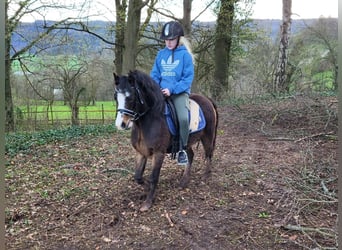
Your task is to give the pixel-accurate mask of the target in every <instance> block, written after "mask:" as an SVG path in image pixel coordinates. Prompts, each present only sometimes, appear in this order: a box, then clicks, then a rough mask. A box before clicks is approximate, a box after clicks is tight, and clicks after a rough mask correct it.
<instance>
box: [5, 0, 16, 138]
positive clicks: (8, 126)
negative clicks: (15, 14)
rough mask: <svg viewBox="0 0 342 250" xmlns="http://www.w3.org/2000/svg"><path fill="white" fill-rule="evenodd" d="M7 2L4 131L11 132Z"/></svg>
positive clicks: (9, 39)
mask: <svg viewBox="0 0 342 250" xmlns="http://www.w3.org/2000/svg"><path fill="white" fill-rule="evenodd" d="M7 11H8V2H7V1H5V22H6V25H5V131H6V132H13V131H14V129H15V126H14V112H13V100H12V90H11V78H10V74H11V55H10V48H11V35H12V30H11V25H9V21H8V13H7Z"/></svg>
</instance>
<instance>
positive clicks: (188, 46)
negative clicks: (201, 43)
mask: <svg viewBox="0 0 342 250" xmlns="http://www.w3.org/2000/svg"><path fill="white" fill-rule="evenodd" d="M179 45H184V46H185V48H186V49H187V51H188V52H189V54H190V55H191V57H192V62H193V64H195V61H196V56H195V55H194V53H192V48H191V44H190V42H189V40H188V39H187V38H186V37H184V36H181V37H180V39H179Z"/></svg>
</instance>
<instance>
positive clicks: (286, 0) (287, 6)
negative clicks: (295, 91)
mask: <svg viewBox="0 0 342 250" xmlns="http://www.w3.org/2000/svg"><path fill="white" fill-rule="evenodd" d="M291 6H292V0H283V23H282V25H281V27H280V44H279V56H278V64H277V69H276V72H275V81H274V87H275V92H277V93H284V92H288V91H289V85H290V84H289V81H287V80H288V79H287V78H286V67H287V62H288V56H287V55H288V48H289V37H290V31H291Z"/></svg>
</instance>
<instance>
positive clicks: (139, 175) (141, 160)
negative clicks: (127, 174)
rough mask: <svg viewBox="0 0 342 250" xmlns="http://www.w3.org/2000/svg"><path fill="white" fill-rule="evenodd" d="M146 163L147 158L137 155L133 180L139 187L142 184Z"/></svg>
mask: <svg viewBox="0 0 342 250" xmlns="http://www.w3.org/2000/svg"><path fill="white" fill-rule="evenodd" d="M146 162H147V158H146V157H145V156H144V155H142V154H140V153H138V154H137V156H136V160H135V174H134V180H135V181H136V182H137V183H138V184H140V185H143V184H144V178H143V175H144V171H145V166H146Z"/></svg>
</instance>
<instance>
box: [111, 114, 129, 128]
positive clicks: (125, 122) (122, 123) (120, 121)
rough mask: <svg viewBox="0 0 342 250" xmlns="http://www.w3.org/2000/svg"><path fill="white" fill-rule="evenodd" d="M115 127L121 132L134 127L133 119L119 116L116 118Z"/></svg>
mask: <svg viewBox="0 0 342 250" xmlns="http://www.w3.org/2000/svg"><path fill="white" fill-rule="evenodd" d="M115 126H116V128H117V129H119V130H127V129H130V128H131V127H132V118H131V117H130V116H127V115H125V114H119V115H118V116H117V117H116V121H115Z"/></svg>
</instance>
